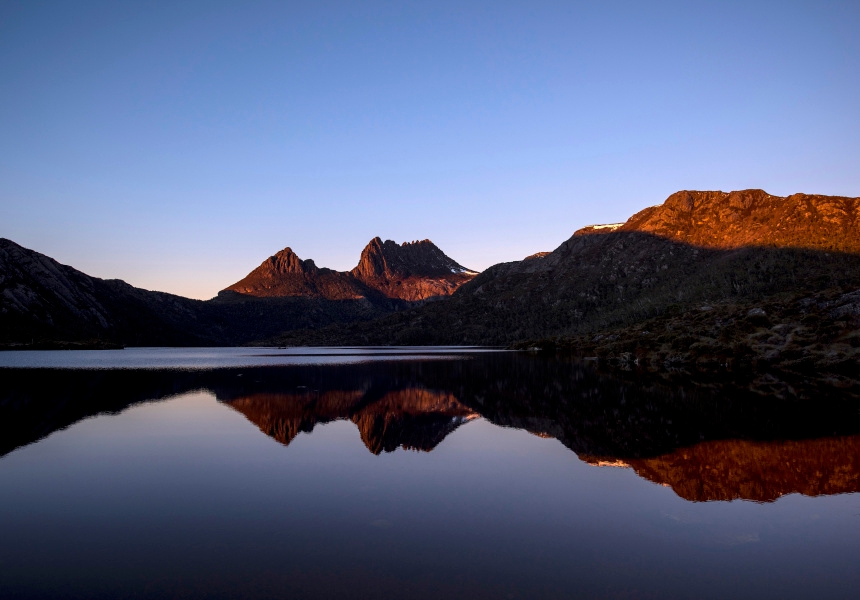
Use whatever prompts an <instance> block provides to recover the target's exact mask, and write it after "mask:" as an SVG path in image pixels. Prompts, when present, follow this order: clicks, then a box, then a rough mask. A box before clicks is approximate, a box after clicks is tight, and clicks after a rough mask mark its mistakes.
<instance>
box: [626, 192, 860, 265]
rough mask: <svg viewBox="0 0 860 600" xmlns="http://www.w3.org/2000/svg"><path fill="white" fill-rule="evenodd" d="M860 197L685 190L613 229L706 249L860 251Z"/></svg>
mask: <svg viewBox="0 0 860 600" xmlns="http://www.w3.org/2000/svg"><path fill="white" fill-rule="evenodd" d="M858 217H860V198H848V197H843V196H822V195H816V194H793V195H791V196H787V197H782V196H772V195H770V194H768V193H767V192H765V191H764V190H739V191H735V192H696V191H681V192H676V193H674V194H672V195H671V196H669V198H667V199H666V201H665V202H664V203H663V204H662V205H659V206H652V207H650V208H646V209H645V210H643V211H640V212H638V213H637V214H635V215H633V216H632V217H630V219H628V220H627V222H626V223H624V224H623V225H622V226H620V227H618V228H617V229H615V231H620V232H623V231H641V232H645V233H652V234H655V235H658V236H660V237H663V238H667V239H671V240H674V241H677V242H683V243H686V244H692V245H694V246H699V247H704V248H740V247H743V246H770V247H778V248H805V249H812V250H826V251H838V252H853V253H856V252H860V230H858V228H857V226H856V222H857V219H858Z"/></svg>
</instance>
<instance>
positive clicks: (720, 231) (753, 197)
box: [273, 190, 860, 344]
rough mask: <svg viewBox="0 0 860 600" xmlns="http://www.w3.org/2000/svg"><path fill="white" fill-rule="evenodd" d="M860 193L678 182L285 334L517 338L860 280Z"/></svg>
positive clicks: (350, 338) (404, 340)
mask: <svg viewBox="0 0 860 600" xmlns="http://www.w3.org/2000/svg"><path fill="white" fill-rule="evenodd" d="M858 225H860V199H858V198H846V197H835V196H821V195H807V194H794V195H792V196H788V197H779V196H772V195H770V194H767V193H766V192H764V191H762V190H743V191H737V192H731V193H726V192H695V191H682V192H677V193H675V194H672V195H671V196H669V198H667V199H666V201H665V202H664V203H663V204H662V205H659V206H653V207H650V208H647V209H645V210H643V211H641V212H639V213H637V214H635V215H633V216H632V217H631V218H630V219H628V220H627V222H625V223H623V224H613V225H597V226H590V227H586V228H583V229H580V230H579V231H577V232H575V233H574V235H573V236H572V237H571V238H570V239H568V240H567V241H565V242H564V243H563V244H562V245H561V246H559V247H558V248H556V249H555V250H554V251H552V252H550V253H549V254H546V255H543V256H541V255H540V253H539V254H537V255H534V256H532V257H529V258H527V259H525V260H522V261H518V262H511V263H502V264H498V265H495V266H493V267H490V268H489V269H487V270H486V271H484V272H483V273H481V274H480V275H478V276H477V277H475V278H474V279H472V280H471V281H470V282H468V283H466V284H464V285H463V286H462V287H460V288H459V289H458V290H457V291H456V292H455V293H454V294H452V296H451V298H450V299H449V300H447V301H445V302H444V303H436V304H431V305H427V306H423V307H420V308H418V309H414V310H410V311H404V312H400V313H397V314H395V315H390V316H388V317H384V318H382V319H379V320H376V321H373V322H372V323H367V324H360V323H359V324H352V325H348V326H342V327H333V328H329V329H322V330H317V331H314V332H292V333H288V334H285V335H284V336H281V337H278V338H276V339H275V340H273V342H276V343H280V344H422V343H423V344H428V343H429V344H451V343H456V344H510V343H512V342H516V341H522V340H529V339H541V338H547V337H559V336H570V335H577V334H582V333H587V332H594V331H598V330H602V329H606V328H609V327H618V326H628V325H631V324H633V323H637V322H640V321H642V320H644V319H647V318H652V317H656V316H659V315H663V314H665V313H666V311H667V310H682V311H683V310H687V309H688V307H692V306H694V305H697V304H702V303H708V302H718V301H729V300H731V301H734V302H740V303H743V302H756V301H759V300H760V299H762V298H765V297H769V296H771V295H774V294H779V293H784V292H786V291H791V292H793V293H805V292H809V293H815V292H819V291H821V290H824V289H829V288H834V289H837V288H838V289H840V290H842V291H843V292H847V291H853V290H856V289H857V288H860V228H858Z"/></svg>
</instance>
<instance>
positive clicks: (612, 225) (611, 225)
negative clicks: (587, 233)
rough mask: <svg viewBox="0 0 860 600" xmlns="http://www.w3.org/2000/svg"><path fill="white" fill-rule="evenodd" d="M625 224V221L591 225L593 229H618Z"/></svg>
mask: <svg viewBox="0 0 860 600" xmlns="http://www.w3.org/2000/svg"><path fill="white" fill-rule="evenodd" d="M622 225H624V223H609V224H607V225H590V226H589V227H590V228H591V229H618V228H619V227H621V226H622Z"/></svg>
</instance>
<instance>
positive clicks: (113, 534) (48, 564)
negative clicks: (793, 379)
mask: <svg viewBox="0 0 860 600" xmlns="http://www.w3.org/2000/svg"><path fill="white" fill-rule="evenodd" d="M0 378H2V389H0V597H2V598H32V597H39V598H118V597H122V598H161V597H182V598H285V597H286V598H332V597H337V598H440V597H445V598H571V597H577V598H727V597H732V598H811V597H815V598H854V597H857V596H858V595H860V569H858V566H857V565H858V559H860V494H858V492H860V414H858V407H857V403H856V401H854V400H852V399H851V398H846V397H838V396H834V397H829V396H821V397H816V398H814V399H813V400H809V401H800V400H796V399H780V398H767V397H762V396H757V395H753V394H751V393H748V392H746V391H745V390H744V388H743V387H742V386H735V387H733V386H729V385H725V384H717V383H714V384H701V383H699V384H697V385H692V384H679V383H677V381H670V380H664V379H661V378H658V377H651V376H644V375H640V374H636V373H632V372H631V373H605V372H600V371H598V369H597V368H596V367H595V366H594V365H592V364H588V363H586V364H583V363H579V362H576V361H574V360H571V359H567V358H564V357H557V356H544V355H535V354H527V353H513V352H504V351H496V350H493V349H483V348H459V347H453V348H438V347H437V348H339V349H332V348H301V349H281V350H278V349H273V348H239V349H235V348H219V349H146V348H136V349H126V350H117V351H44V352H36V351H33V352H2V353H0Z"/></svg>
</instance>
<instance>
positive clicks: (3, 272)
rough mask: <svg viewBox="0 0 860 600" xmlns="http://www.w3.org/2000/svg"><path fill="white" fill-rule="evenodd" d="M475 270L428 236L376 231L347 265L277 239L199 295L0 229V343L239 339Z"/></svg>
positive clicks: (390, 305) (361, 308) (404, 301)
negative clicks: (82, 263) (97, 269)
mask: <svg viewBox="0 0 860 600" xmlns="http://www.w3.org/2000/svg"><path fill="white" fill-rule="evenodd" d="M474 276H475V273H473V272H471V271H469V270H467V269H465V268H464V267H462V266H460V265H459V264H458V263H456V262H454V261H453V260H452V259H450V258H448V257H447V256H446V255H445V254H444V253H443V252H442V251H441V250H439V248H437V247H436V246H435V245H434V244H433V243H432V242H430V241H429V240H424V241H422V242H414V243H411V244H402V245H397V244H395V243H394V242H391V241H387V242H384V243H383V242H382V241H381V240H380V239H379V238H376V239H374V240H372V241H371V242H370V244H368V246H367V248H365V250H364V252H363V253H362V258H361V261H360V262H359V265H358V266H357V267H356V268H355V269H354V270H353V271H352V272H339V271H333V270H331V269H324V268H318V267H317V266H316V265H315V264H314V262H313V261H312V260H304V261H303V260H301V259H300V258H299V257H298V256H296V254H295V253H294V252H293V251H292V250H290V249H289V248H286V249H285V250H283V251H281V252H279V253H278V254H276V255H275V256H272V257H270V258H269V259H268V260H266V261H265V262H264V263H263V264H262V265H260V267H258V268H257V269H255V270H254V271H253V272H251V273H250V274H249V275H248V276H247V277H246V278H245V279H243V280H242V281H240V282H238V283H236V284H234V285H233V286H230V287H229V288H227V289H226V290H224V291H222V292H221V293H219V295H218V296H217V297H216V298H213V299H212V300H209V301H200V300H191V299H188V298H183V297H181V296H176V295H173V294H165V293H162V292H153V291H149V290H143V289H140V288H135V287H133V286H131V285H129V284H127V283H126V282H124V281H121V280H103V279H99V278H97V277H91V276H89V275H87V274H85V273H82V272H81V271H78V270H76V269H74V268H72V267H70V266H67V265H62V264H60V263H58V262H57V261H55V260H54V259H52V258H50V257H47V256H45V255H43V254H40V253H38V252H36V251H33V250H29V249H27V248H23V247H22V246H19V245H18V244H16V243H15V242H12V241H11V240H7V239H0V344H4V345H10V344H11V345H16V344H28V345H31V346H33V347H57V346H58V343H59V347H65V346H72V347H74V346H75V344H79V343H82V342H83V343H86V344H89V345H91V346H93V347H101V346H102V345H103V344H105V343H118V344H125V345H135V346H140V345H153V346H200V345H209V346H223V345H241V344H247V343H250V342H253V341H255V340H261V339H266V338H270V337H272V336H274V335H277V334H281V333H283V332H285V331H290V330H293V329H303V330H313V329H316V328H321V327H326V326H329V325H332V324H346V323H352V322H356V321H366V320H370V319H373V318H378V317H381V316H384V315H386V314H390V313H391V312H394V311H398V310H403V309H405V308H408V307H409V306H412V305H413V304H414V303H415V302H419V301H424V300H429V299H434V298H437V297H440V296H446V295H448V294H450V293H452V292H453V291H454V290H456V289H457V287H459V286H460V285H462V284H463V283H464V282H467V281H469V280H470V279H472V278H473V277H474Z"/></svg>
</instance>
